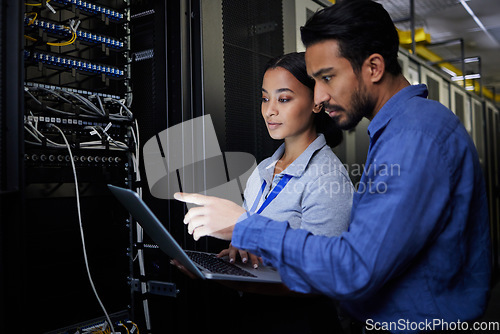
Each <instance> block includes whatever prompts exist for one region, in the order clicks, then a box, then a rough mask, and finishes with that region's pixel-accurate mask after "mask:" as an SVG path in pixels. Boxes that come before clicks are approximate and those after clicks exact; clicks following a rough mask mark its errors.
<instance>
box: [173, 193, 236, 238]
mask: <svg viewBox="0 0 500 334" xmlns="http://www.w3.org/2000/svg"><path fill="white" fill-rule="evenodd" d="M174 198H175V199H177V200H179V201H182V202H186V203H192V204H196V205H199V206H197V207H194V208H191V209H190V210H189V211H188V213H187V214H186V216H185V217H184V224H186V225H188V232H189V233H190V234H192V235H193V238H194V240H198V239H200V238H201V237H204V236H211V237H215V238H218V239H224V240H231V237H232V235H233V229H234V225H235V224H236V221H237V220H238V218H239V217H240V216H241V215H242V214H243V213H245V209H243V208H242V207H241V206H239V205H238V204H236V203H234V202H231V201H229V200H226V199H222V198H218V197H213V196H204V195H200V194H188V193H175V194H174Z"/></svg>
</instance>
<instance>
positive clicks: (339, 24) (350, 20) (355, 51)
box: [300, 0, 401, 75]
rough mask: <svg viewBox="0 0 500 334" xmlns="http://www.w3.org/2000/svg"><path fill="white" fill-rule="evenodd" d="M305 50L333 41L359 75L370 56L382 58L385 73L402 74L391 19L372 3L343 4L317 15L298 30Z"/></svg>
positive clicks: (358, 0)
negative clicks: (320, 43)
mask: <svg viewBox="0 0 500 334" xmlns="http://www.w3.org/2000/svg"><path fill="white" fill-rule="evenodd" d="M300 31H301V36H302V42H303V43H304V45H305V46H306V48H307V47H308V46H311V45H313V44H315V43H318V42H322V41H325V40H331V39H333V40H336V41H337V42H338V45H339V50H340V56H341V57H344V58H346V59H347V60H349V62H350V63H351V66H352V68H353V70H354V72H355V73H359V72H360V70H361V66H362V65H363V62H364V61H365V60H366V58H368V57H369V56H370V55H372V54H374V53H379V54H381V55H382V56H383V57H384V61H385V70H386V71H387V72H389V73H391V74H393V75H398V74H400V73H401V66H400V65H399V63H398V50H399V36H398V33H397V30H396V27H395V26H394V23H393V22H392V19H391V17H390V16H389V14H388V13H387V11H386V10H385V9H384V8H383V7H382V5H381V4H379V3H376V2H374V1H371V0H343V1H340V0H339V1H338V2H337V4H335V5H332V6H329V7H326V8H324V9H322V10H321V11H318V12H317V13H316V14H314V16H312V17H311V18H310V19H309V20H308V21H307V22H306V24H305V26H303V27H301V28H300Z"/></svg>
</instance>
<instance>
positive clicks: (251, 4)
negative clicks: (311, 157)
mask: <svg viewBox="0 0 500 334" xmlns="http://www.w3.org/2000/svg"><path fill="white" fill-rule="evenodd" d="M222 10H223V35H224V36H223V40H224V42H223V43H224V72H225V74H224V88H225V102H226V103H225V104H226V115H225V120H226V129H225V130H226V131H225V133H226V138H225V140H226V148H227V150H228V151H244V152H248V153H252V154H254V155H255V157H256V158H257V160H258V161H260V160H262V159H263V158H265V157H268V156H270V155H271V154H272V153H273V152H274V150H275V148H276V146H277V145H278V144H279V143H277V142H275V141H273V140H272V139H271V138H270V137H269V134H268V133H267V129H266V128H265V125H264V122H263V120H262V116H261V111H260V105H261V100H260V98H261V87H262V75H263V71H264V67H265V65H266V63H267V62H268V61H269V60H270V59H271V58H274V57H277V56H279V55H281V54H283V17H282V3H281V1H266V0H257V1H232V0H224V1H223V2H222Z"/></svg>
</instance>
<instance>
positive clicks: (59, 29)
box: [24, 16, 125, 49]
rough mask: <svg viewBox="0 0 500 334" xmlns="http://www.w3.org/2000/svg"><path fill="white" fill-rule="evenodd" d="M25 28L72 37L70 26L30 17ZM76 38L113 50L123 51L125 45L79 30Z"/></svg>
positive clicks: (112, 39)
mask: <svg viewBox="0 0 500 334" xmlns="http://www.w3.org/2000/svg"><path fill="white" fill-rule="evenodd" d="M24 23H25V26H27V27H31V28H41V29H43V31H45V32H48V33H53V34H57V35H61V36H68V37H70V36H71V30H70V28H69V27H68V26H66V25H63V24H56V23H51V22H48V21H44V20H39V19H34V20H33V19H32V18H30V17H28V16H27V17H25V19H24ZM76 36H77V38H78V39H79V40H81V41H85V42H89V43H94V44H105V45H106V46H108V47H111V48H113V49H121V48H123V47H124V45H125V43H124V42H122V41H119V40H117V39H114V38H111V37H107V36H103V35H99V34H93V33H91V32H88V31H85V30H82V29H79V30H77V31H76Z"/></svg>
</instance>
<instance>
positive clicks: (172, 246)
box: [108, 185, 281, 283]
mask: <svg viewBox="0 0 500 334" xmlns="http://www.w3.org/2000/svg"><path fill="white" fill-rule="evenodd" d="M108 187H109V189H110V190H111V192H112V193H113V194H114V195H115V196H116V197H117V198H118V200H119V201H120V202H121V203H122V204H123V206H125V208H127V210H128V211H129V212H130V214H131V215H132V216H133V217H134V218H135V219H136V220H137V221H138V223H139V224H140V225H141V226H142V228H143V229H144V231H145V232H146V233H147V234H148V235H149V237H150V238H151V239H153V241H154V242H155V243H156V244H157V245H158V246H159V247H160V249H161V250H162V251H163V252H165V253H166V254H167V255H168V256H169V257H171V258H173V259H176V260H177V261H179V262H180V263H181V264H182V265H183V266H184V267H186V269H187V270H189V271H190V272H192V273H193V274H194V275H196V276H197V277H199V278H201V279H215V280H227V281H246V282H266V283H280V282H281V278H280V276H279V273H278V271H277V270H276V269H274V268H272V267H268V266H263V265H260V266H259V268H257V269H254V268H253V267H252V265H251V264H249V263H247V264H244V263H234V264H233V263H229V262H228V261H226V260H224V259H221V258H217V257H216V255H215V254H210V253H203V252H195V251H187V250H183V249H182V248H181V247H180V246H179V244H178V243H177V242H176V241H175V239H174V238H173V237H172V235H171V234H170V233H169V232H168V231H167V229H166V228H165V226H163V224H162V223H161V222H160V221H159V220H158V218H157V217H156V216H155V215H154V213H153V212H152V211H151V210H150V209H149V208H148V206H147V205H146V203H144V201H143V200H142V199H141V198H140V197H139V196H138V195H137V193H135V192H133V191H132V190H130V189H125V188H120V187H116V186H113V185H108Z"/></svg>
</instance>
